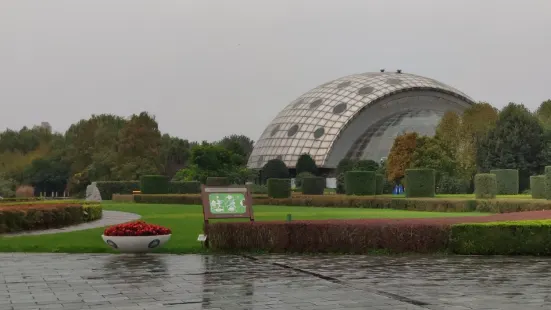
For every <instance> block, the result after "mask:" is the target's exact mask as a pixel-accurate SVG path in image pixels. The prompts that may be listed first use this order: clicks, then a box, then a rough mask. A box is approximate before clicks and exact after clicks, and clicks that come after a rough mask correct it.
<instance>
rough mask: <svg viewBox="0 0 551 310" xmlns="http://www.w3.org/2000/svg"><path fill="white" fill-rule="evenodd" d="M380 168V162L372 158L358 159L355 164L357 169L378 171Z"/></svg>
mask: <svg viewBox="0 0 551 310" xmlns="http://www.w3.org/2000/svg"><path fill="white" fill-rule="evenodd" d="M378 169H379V164H378V163H377V162H376V161H374V160H371V159H362V160H358V161H357V162H356V163H355V164H354V170H355V171H377V170H378Z"/></svg>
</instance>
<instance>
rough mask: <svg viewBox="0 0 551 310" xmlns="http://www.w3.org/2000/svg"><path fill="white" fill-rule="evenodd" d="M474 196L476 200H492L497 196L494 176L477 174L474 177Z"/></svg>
mask: <svg viewBox="0 0 551 310" xmlns="http://www.w3.org/2000/svg"><path fill="white" fill-rule="evenodd" d="M474 194H475V197H476V199H494V198H496V194H497V182H496V175H495V174H491V173H479V174H477V175H475V176H474Z"/></svg>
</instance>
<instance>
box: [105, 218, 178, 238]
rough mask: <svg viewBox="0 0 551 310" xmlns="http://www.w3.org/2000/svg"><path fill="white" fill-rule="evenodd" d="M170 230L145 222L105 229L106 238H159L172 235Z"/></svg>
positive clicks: (129, 223)
mask: <svg viewBox="0 0 551 310" xmlns="http://www.w3.org/2000/svg"><path fill="white" fill-rule="evenodd" d="M171 233H172V232H171V231H170V229H169V228H166V227H163V226H159V225H154V224H148V223H146V222H144V221H134V222H128V223H123V224H118V225H114V226H110V227H108V228H106V229H105V231H104V232H103V234H104V235H105V236H159V235H170V234H171Z"/></svg>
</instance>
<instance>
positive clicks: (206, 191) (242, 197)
mask: <svg viewBox="0 0 551 310" xmlns="http://www.w3.org/2000/svg"><path fill="white" fill-rule="evenodd" d="M201 200H202V202H203V215H204V219H205V223H208V221H209V219H230V218H249V219H250V220H251V221H254V215H253V204H252V201H253V200H252V196H251V193H250V191H249V187H247V186H242V187H231V186H224V187H223V186H204V185H203V186H201Z"/></svg>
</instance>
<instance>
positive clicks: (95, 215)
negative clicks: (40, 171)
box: [0, 201, 102, 233]
mask: <svg viewBox="0 0 551 310" xmlns="http://www.w3.org/2000/svg"><path fill="white" fill-rule="evenodd" d="M101 216H102V209H101V206H100V205H97V204H86V203H72V202H66V203H63V202H59V201H52V202H51V203H42V202H40V203H34V204H33V203H28V202H26V203H18V204H10V205H2V206H0V233H11V232H17V231H26V230H37V229H50V228H59V227H64V226H69V225H74V224H79V223H82V222H88V221H93V220H97V219H99V218H101Z"/></svg>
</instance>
